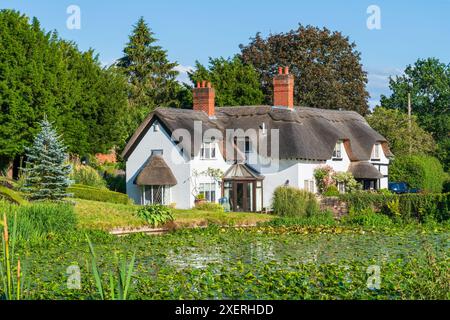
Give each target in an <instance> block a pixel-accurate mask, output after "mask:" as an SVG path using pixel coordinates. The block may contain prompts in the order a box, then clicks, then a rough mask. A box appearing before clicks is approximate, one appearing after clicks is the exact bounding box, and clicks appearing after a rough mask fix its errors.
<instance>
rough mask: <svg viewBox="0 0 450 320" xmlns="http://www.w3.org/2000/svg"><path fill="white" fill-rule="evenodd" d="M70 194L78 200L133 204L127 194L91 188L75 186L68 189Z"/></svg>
mask: <svg viewBox="0 0 450 320" xmlns="http://www.w3.org/2000/svg"><path fill="white" fill-rule="evenodd" d="M68 192H69V193H73V196H74V198H78V199H84V200H92V201H100V202H110V203H120V204H131V203H132V201H131V199H130V198H128V196H127V195H126V194H123V193H119V192H114V191H110V190H107V189H99V188H95V187H91V186H84V185H79V184H74V185H72V186H70V187H69V188H68Z"/></svg>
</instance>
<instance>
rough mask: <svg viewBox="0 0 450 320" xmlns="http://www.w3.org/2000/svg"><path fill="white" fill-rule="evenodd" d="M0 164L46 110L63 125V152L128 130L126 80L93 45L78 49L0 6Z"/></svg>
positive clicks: (117, 139) (96, 148) (86, 148)
mask: <svg viewBox="0 0 450 320" xmlns="http://www.w3.org/2000/svg"><path fill="white" fill-rule="evenodd" d="M0 30H1V32H0V167H1V164H2V163H3V164H5V163H9V162H10V161H11V160H12V159H13V158H15V157H16V156H19V155H23V152H24V149H25V146H26V145H30V143H31V142H32V141H33V137H34V136H35V135H36V133H37V132H38V130H39V128H38V126H37V124H38V123H39V120H40V119H42V118H43V116H44V114H46V115H47V117H48V119H49V121H52V122H54V123H55V125H56V126H57V127H58V128H61V129H62V132H61V133H63V134H64V138H65V143H66V144H67V147H68V152H70V153H75V154H81V155H83V154H86V153H92V154H95V153H98V152H105V151H108V150H110V149H111V148H112V147H113V146H115V145H119V144H123V143H124V141H125V139H126V137H127V134H126V131H125V130H124V123H123V121H122V119H123V118H124V117H123V115H124V114H126V113H125V112H126V103H127V101H126V94H127V91H126V88H127V87H126V81H125V78H124V77H123V75H120V74H117V73H116V72H115V71H114V70H110V69H104V68H102V67H101V65H100V62H99V59H98V56H97V55H95V53H94V51H93V50H89V51H87V52H80V51H79V50H78V48H77V47H76V45H75V44H74V43H72V42H68V41H64V40H62V39H60V38H59V37H58V35H57V33H56V32H49V33H46V32H45V31H44V30H42V29H41V27H40V24H39V21H38V20H37V19H36V18H34V19H33V20H32V22H31V23H30V22H29V19H28V17H26V16H24V15H21V14H20V13H19V12H16V11H12V10H1V11H0Z"/></svg>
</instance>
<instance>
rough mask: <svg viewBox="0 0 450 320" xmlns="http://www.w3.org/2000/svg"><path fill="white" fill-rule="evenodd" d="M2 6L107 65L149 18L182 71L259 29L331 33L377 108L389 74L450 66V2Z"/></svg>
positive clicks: (42, 0)
mask: <svg viewBox="0 0 450 320" xmlns="http://www.w3.org/2000/svg"><path fill="white" fill-rule="evenodd" d="M69 5H77V6H79V8H80V9H81V29H79V30H69V29H68V28H67V27H66V21H67V18H68V17H69V14H67V13H66V10H67V7H68V6H69ZM370 5H377V6H378V7H379V8H380V10H381V29H379V30H369V29H368V28H367V25H366V21H367V19H368V17H369V14H368V13H367V8H368V7H369V6H370ZM0 8H12V9H16V10H19V11H21V12H22V13H25V14H27V15H28V16H30V17H31V16H36V17H37V18H38V19H39V20H40V21H41V24H42V26H43V27H44V28H45V29H46V30H53V29H56V30H57V31H58V33H59V34H60V36H61V37H63V38H65V39H70V40H74V41H75V42H76V43H77V44H78V45H79V48H80V49H82V50H87V49H89V48H94V49H95V51H96V52H97V53H98V54H99V55H100V60H101V61H102V62H103V63H104V64H109V63H111V62H113V61H114V60H115V59H117V58H119V57H120V56H121V54H122V49H123V47H124V45H125V43H126V42H127V39H128V35H129V34H130V32H131V29H132V25H133V24H134V23H135V22H136V21H137V19H138V18H139V17H140V16H144V18H145V19H146V21H147V22H148V23H149V25H150V27H151V28H152V29H153V31H154V32H155V34H156V36H157V38H158V39H159V40H160V42H159V44H160V45H161V46H163V47H164V48H165V49H166V50H168V54H169V57H170V59H171V60H175V61H177V62H178V63H179V64H180V70H181V71H183V70H186V69H187V68H189V67H190V66H192V65H193V64H194V62H195V60H199V61H200V62H202V63H206V62H207V61H208V57H218V56H224V57H229V56H232V55H234V54H235V53H237V52H239V44H241V43H243V44H246V43H248V39H249V38H250V37H252V36H254V35H255V33H256V32H258V31H260V32H261V33H262V34H263V35H268V34H269V33H271V32H272V33H278V32H284V31H288V30H290V29H293V28H296V26H297V25H298V23H302V24H304V25H307V24H311V25H314V26H319V27H327V28H329V29H331V30H338V31H341V32H342V33H343V34H345V35H347V36H349V37H350V40H351V41H354V42H355V43H356V45H357V50H358V51H360V52H361V57H362V63H363V66H364V70H366V71H367V72H368V73H369V84H368V90H369V92H370V94H371V99H370V100H371V105H374V104H376V102H377V101H378V100H379V97H380V94H387V93H388V92H389V90H388V76H389V75H397V74H400V73H401V72H402V70H403V69H404V68H405V66H406V65H408V64H411V63H413V62H414V61H415V60H417V58H425V57H437V58H439V59H440V60H441V61H443V62H445V63H450V41H449V40H450V19H449V18H448V14H449V13H450V0H430V1H411V0H410V1H406V0H395V1H394V0H389V1H388V0H386V1H384V0H371V1H366V0H345V1H344V0H340V1H337V0H334V1H332V0H314V1H312V0H310V1H303V0H278V1H275V0H272V1H268V0H227V1H225V0H224V1H213V0H209V1H206V0H190V1H181V0H167V1H155V0H127V1H117V0H114V1H113V0H109V1H107V0H90V1H88V0H71V1H66V0H0ZM180 78H181V79H183V75H182V76H181V77H180Z"/></svg>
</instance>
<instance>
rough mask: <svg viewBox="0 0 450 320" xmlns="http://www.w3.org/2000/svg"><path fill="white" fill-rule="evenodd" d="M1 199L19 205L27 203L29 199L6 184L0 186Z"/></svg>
mask: <svg viewBox="0 0 450 320" xmlns="http://www.w3.org/2000/svg"><path fill="white" fill-rule="evenodd" d="M0 199H5V200H6V201H8V202H12V203H15V204H19V205H22V204H26V203H27V201H26V200H25V199H24V198H23V197H22V196H21V195H20V193H18V192H17V191H14V190H12V189H9V188H6V187H4V186H0Z"/></svg>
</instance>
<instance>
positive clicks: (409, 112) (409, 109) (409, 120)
mask: <svg viewBox="0 0 450 320" xmlns="http://www.w3.org/2000/svg"><path fill="white" fill-rule="evenodd" d="M408 131H409V154H411V153H412V133H411V93H410V92H408Z"/></svg>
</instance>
